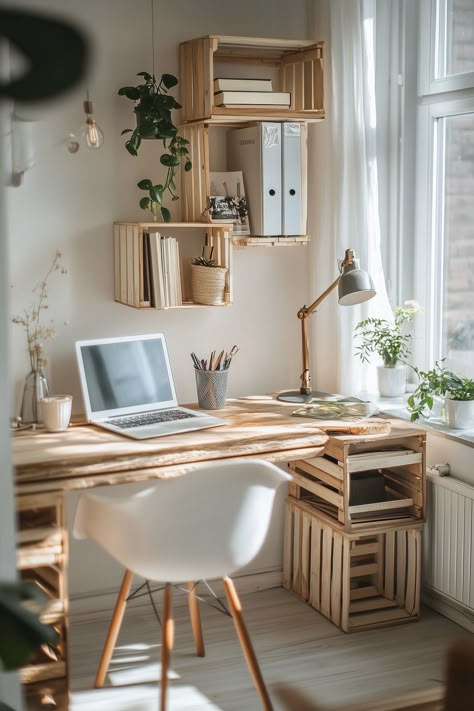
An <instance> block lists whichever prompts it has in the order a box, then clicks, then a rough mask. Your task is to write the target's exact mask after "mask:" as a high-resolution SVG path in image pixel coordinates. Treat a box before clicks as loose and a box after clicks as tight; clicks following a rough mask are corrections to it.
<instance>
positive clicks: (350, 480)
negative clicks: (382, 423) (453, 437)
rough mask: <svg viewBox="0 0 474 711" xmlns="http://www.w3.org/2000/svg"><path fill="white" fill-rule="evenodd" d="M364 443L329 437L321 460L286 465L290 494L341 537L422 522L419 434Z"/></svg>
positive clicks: (422, 457)
mask: <svg viewBox="0 0 474 711" xmlns="http://www.w3.org/2000/svg"><path fill="white" fill-rule="evenodd" d="M409 432H410V430H407V433H406V434H404V435H402V436H400V435H397V434H395V436H391V435H387V436H384V437H383V438H379V439H376V440H374V439H372V440H368V441H366V442H360V441H354V440H353V439H352V441H351V438H350V437H342V436H340V437H331V438H330V440H329V442H328V444H327V446H326V448H325V452H324V455H323V456H321V457H315V458H314V459H308V460H300V461H297V462H292V463H291V464H290V469H291V472H292V476H293V482H292V484H291V485H290V493H291V494H292V495H293V496H294V497H295V498H297V499H301V500H304V501H306V503H310V504H311V505H312V506H314V508H316V509H318V510H319V511H320V512H321V513H322V515H323V517H324V516H325V517H327V518H328V520H330V519H334V520H336V521H338V522H339V523H340V524H342V525H343V526H344V529H345V530H346V531H353V530H360V529H367V528H370V527H371V526H372V527H374V526H379V525H381V523H383V524H384V525H385V527H389V526H395V525H399V524H400V523H403V522H404V521H405V522H406V521H424V520H425V509H426V500H425V499H426V476H425V434H424V433H422V432H421V431H419V430H414V431H413V430H412V432H413V433H412V434H410V433H409Z"/></svg>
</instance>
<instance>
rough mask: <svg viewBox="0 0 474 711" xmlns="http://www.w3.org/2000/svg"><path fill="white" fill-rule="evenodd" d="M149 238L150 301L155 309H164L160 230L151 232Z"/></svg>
mask: <svg viewBox="0 0 474 711" xmlns="http://www.w3.org/2000/svg"><path fill="white" fill-rule="evenodd" d="M148 239H149V243H150V259H149V263H150V270H149V273H150V301H151V305H152V306H153V307H154V308H155V309H162V308H163V307H164V306H165V303H164V293H163V275H162V257H161V235H160V233H159V232H150V233H149V235H148Z"/></svg>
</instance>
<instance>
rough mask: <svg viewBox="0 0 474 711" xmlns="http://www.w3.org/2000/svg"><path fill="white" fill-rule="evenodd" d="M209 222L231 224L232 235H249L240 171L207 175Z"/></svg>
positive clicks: (245, 201)
mask: <svg viewBox="0 0 474 711" xmlns="http://www.w3.org/2000/svg"><path fill="white" fill-rule="evenodd" d="M209 181H210V193H211V194H210V196H209V204H208V207H207V209H208V211H209V217H210V220H211V222H227V223H229V224H233V234H234V235H249V234H250V226H249V213H248V207H247V199H246V197H245V188H244V179H243V175H242V171H238V170H237V171H233V172H230V173H213V172H211V173H209Z"/></svg>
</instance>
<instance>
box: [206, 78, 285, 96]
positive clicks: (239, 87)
mask: <svg viewBox="0 0 474 711" xmlns="http://www.w3.org/2000/svg"><path fill="white" fill-rule="evenodd" d="M271 90H272V80H271V79H250V78H245V77H242V78H241V79H230V78H227V77H218V78H217V79H214V93H217V92H218V91H271Z"/></svg>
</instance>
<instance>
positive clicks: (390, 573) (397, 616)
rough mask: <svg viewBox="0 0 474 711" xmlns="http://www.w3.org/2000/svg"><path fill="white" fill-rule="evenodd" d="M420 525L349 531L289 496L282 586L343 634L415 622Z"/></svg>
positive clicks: (417, 607) (419, 559) (418, 583)
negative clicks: (338, 628) (329, 621)
mask: <svg viewBox="0 0 474 711" xmlns="http://www.w3.org/2000/svg"><path fill="white" fill-rule="evenodd" d="M422 526H423V523H422V522H420V523H412V524H410V525H408V524H405V525H404V526H401V525H398V526H397V527H393V528H390V529H389V530H386V529H384V528H382V527H380V526H379V528H377V529H374V530H370V531H367V530H366V531H364V532H362V531H360V532H357V533H347V532H345V531H344V529H343V528H342V526H341V525H340V524H338V523H337V522H335V521H332V520H331V519H328V518H327V517H325V516H324V514H321V513H320V512H319V511H317V510H316V509H314V508H313V507H312V506H311V505H310V504H307V503H305V502H304V501H302V500H298V499H294V498H292V497H288V501H287V504H286V513H285V541H284V560H283V585H284V587H286V588H287V589H288V590H291V591H292V592H294V593H295V594H296V595H298V597H300V598H301V599H303V600H304V601H305V602H307V603H308V604H309V605H311V607H314V609H315V610H318V611H319V612H321V614H323V615H324V616H325V617H327V618H328V619H330V620H331V621H332V622H334V624H335V625H337V626H338V627H340V628H341V629H342V630H343V631H344V632H355V631H359V630H366V629H372V628H374V627H384V626H387V625H395V624H401V623H403V622H412V621H414V620H417V619H418V618H419V615H420V581H421V576H420V572H421V529H422Z"/></svg>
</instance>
